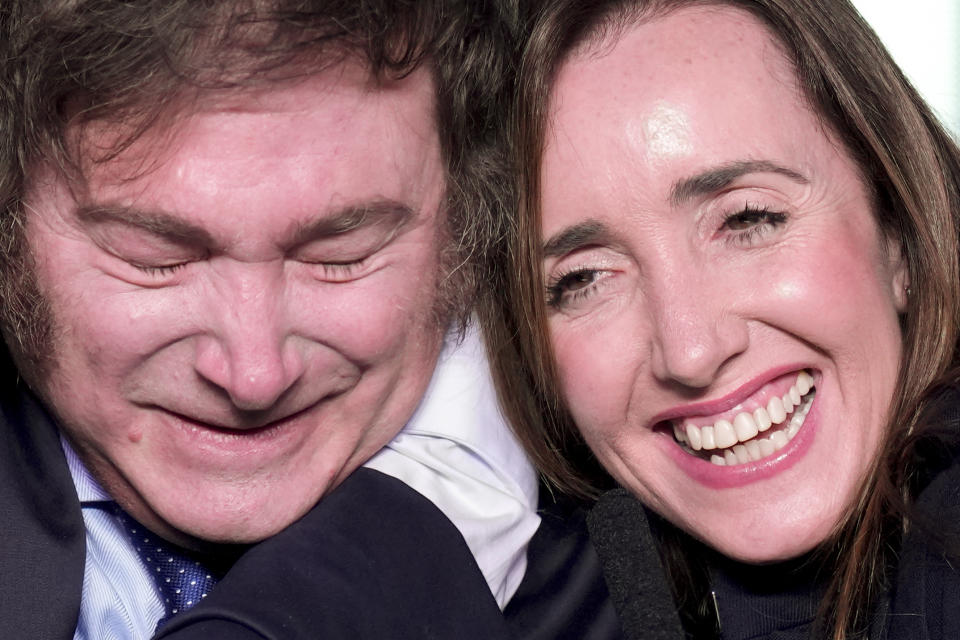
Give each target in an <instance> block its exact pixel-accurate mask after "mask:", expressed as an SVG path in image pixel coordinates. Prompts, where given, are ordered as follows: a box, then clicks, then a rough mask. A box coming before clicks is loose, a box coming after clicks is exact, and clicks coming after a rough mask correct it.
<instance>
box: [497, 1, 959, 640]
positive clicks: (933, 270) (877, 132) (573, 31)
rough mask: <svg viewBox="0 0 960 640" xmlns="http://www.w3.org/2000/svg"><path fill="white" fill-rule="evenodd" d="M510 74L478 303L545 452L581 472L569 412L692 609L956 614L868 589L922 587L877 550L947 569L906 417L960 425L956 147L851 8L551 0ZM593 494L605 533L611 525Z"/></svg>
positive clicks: (911, 590) (564, 476)
mask: <svg viewBox="0 0 960 640" xmlns="http://www.w3.org/2000/svg"><path fill="white" fill-rule="evenodd" d="M520 87H521V89H520V98H519V108H518V118H517V122H518V125H519V126H518V129H517V131H518V134H517V135H518V148H519V150H520V154H521V160H522V162H523V167H524V170H523V174H522V180H523V185H522V186H523V189H524V193H525V195H524V198H523V201H522V206H521V211H520V218H519V220H518V223H517V224H518V233H517V235H516V238H515V246H514V247H512V251H511V255H512V256H513V260H514V264H511V265H510V267H509V270H510V272H516V273H520V274H521V277H520V279H519V281H518V282H517V284H516V285H514V286H513V287H512V289H511V290H510V293H509V300H507V304H506V305H505V311H504V316H505V321H506V322H505V324H506V326H507V327H508V329H507V330H511V329H515V330H516V331H517V333H518V335H519V336H520V346H521V353H522V356H520V359H521V361H522V362H523V368H522V371H524V372H526V375H527V381H528V382H530V383H531V384H532V385H533V386H534V387H535V388H537V389H539V390H540V395H541V400H542V401H541V403H540V404H541V406H539V407H536V410H539V411H546V412H548V413H549V414H550V418H549V419H548V420H547V426H542V423H540V424H539V426H538V421H537V420H536V419H535V417H534V413H535V410H534V409H533V408H531V407H530V406H529V403H526V404H525V403H523V402H520V401H515V402H514V403H513V405H512V406H513V411H514V413H517V414H522V415H523V416H524V417H525V419H524V420H521V421H518V423H520V424H527V425H528V429H527V431H526V433H525V434H524V436H523V437H524V439H525V441H526V442H527V444H528V446H530V447H531V450H532V451H533V455H534V457H535V458H536V460H537V461H538V463H539V464H540V465H541V467H542V468H543V469H544V471H545V472H546V473H547V474H548V475H549V476H550V477H552V478H553V479H554V480H556V481H558V482H559V483H561V485H563V486H566V487H568V488H573V489H574V490H583V488H584V480H583V478H582V477H581V476H579V475H577V473H576V472H577V469H576V468H575V466H574V468H571V467H572V465H570V464H568V463H567V462H565V461H564V460H563V459H562V456H563V454H564V452H566V451H571V450H574V452H575V453H574V455H576V447H577V444H578V439H577V437H576V436H575V435H573V429H574V428H575V429H578V430H579V433H580V434H581V435H582V439H583V441H585V442H586V444H587V445H589V447H590V449H591V450H592V451H593V453H594V454H595V455H596V457H597V459H598V460H599V462H600V463H601V464H602V465H603V466H604V467H605V468H606V470H607V471H608V472H609V473H610V474H611V475H612V477H613V478H614V479H615V480H616V481H617V482H618V483H620V484H621V485H622V486H623V487H625V488H626V489H627V490H628V491H629V492H630V493H631V494H633V495H634V496H636V497H637V498H639V499H640V500H641V501H642V502H643V503H644V504H645V505H646V506H647V507H649V509H651V510H652V511H653V512H655V513H656V514H658V515H659V517H662V519H663V520H664V521H665V522H661V521H660V520H659V518H654V521H653V523H652V525H653V529H654V532H655V534H656V535H657V536H658V539H659V540H660V552H661V556H662V557H663V558H664V559H665V560H666V561H667V562H668V569H669V574H670V575H671V577H672V578H673V587H674V594H675V597H676V598H677V603H678V605H679V607H680V612H681V617H682V619H683V622H684V626H685V629H686V632H687V634H688V635H689V636H692V637H697V638H702V637H709V635H708V634H710V633H716V627H717V623H718V622H719V626H720V628H721V633H722V637H724V638H730V637H806V636H808V634H813V636H814V637H833V638H844V637H851V636H852V635H854V634H856V633H858V632H861V631H865V630H869V631H870V637H882V635H883V634H886V633H889V634H890V637H897V635H896V634H898V633H899V634H901V636H902V637H921V636H920V635H918V634H919V633H920V632H919V631H918V629H920V628H921V627H924V625H926V626H925V628H926V633H929V634H933V635H934V636H935V635H936V634H943V635H946V634H948V633H950V632H951V631H950V630H951V629H952V630H953V633H957V632H958V630H957V629H956V627H953V626H951V625H953V624H956V620H955V619H953V618H951V617H950V616H953V615H954V614H953V613H952V611H951V612H950V613H946V614H943V615H945V616H946V617H943V618H937V616H940V615H941V614H942V613H943V612H942V611H940V610H938V611H931V610H921V611H920V615H911V616H896V615H894V614H897V613H899V612H901V611H903V612H905V613H911V614H914V613H916V612H915V611H914V609H916V608H917V607H920V609H923V606H927V605H929V602H927V604H926V605H924V604H923V603H919V604H918V603H915V602H909V599H910V598H911V597H915V596H916V594H917V593H918V590H917V589H916V588H915V587H916V584H915V583H917V584H919V583H923V584H928V582H929V577H930V576H929V575H927V574H924V573H922V572H921V573H920V574H919V575H915V574H916V571H915V569H916V566H915V565H913V564H910V565H907V564H905V563H907V559H908V558H906V557H905V558H904V559H903V561H902V563H901V565H900V566H899V567H896V566H895V564H896V562H897V558H898V556H899V554H901V552H902V553H903V554H906V556H909V555H910V553H913V550H915V549H922V550H929V551H930V554H932V556H931V557H933V558H935V560H936V562H939V563H940V564H938V565H936V566H935V567H933V568H931V572H940V573H937V576H938V577H937V578H936V580H935V581H934V582H935V588H936V589H941V590H943V593H948V592H949V589H955V590H956V589H960V587H957V586H956V585H957V584H960V583H958V582H957V576H956V574H954V573H952V570H951V569H950V568H949V565H947V564H945V563H944V562H943V561H942V559H941V556H940V555H939V550H940V549H941V547H940V546H937V545H940V544H941V543H944V542H949V540H947V541H944V540H942V539H941V540H932V539H931V536H929V535H925V533H924V532H925V531H926V529H925V528H924V527H923V526H922V525H923V524H925V523H924V522H923V519H924V518H923V517H922V514H923V513H930V512H931V511H933V510H936V509H939V508H941V507H942V506H943V505H941V502H942V501H941V500H939V499H934V498H938V497H942V496H943V495H947V496H948V497H949V495H950V491H949V490H948V488H947V489H944V491H946V494H944V493H942V492H941V493H938V492H940V491H941V489H940V488H937V487H938V486H939V485H937V484H936V483H937V481H938V478H937V474H938V472H940V471H941V470H942V468H943V467H948V470H947V473H949V467H950V465H951V463H952V458H951V457H950V455H949V453H950V450H949V449H948V448H944V447H942V446H941V447H937V446H934V447H930V446H928V445H929V441H930V440H931V438H934V437H935V436H936V437H937V438H939V437H941V436H942V435H944V434H945V437H946V439H947V442H948V444H950V443H953V444H955V443H956V442H957V441H958V440H960V434H958V433H957V431H958V430H960V427H958V425H957V416H956V413H957V411H956V404H955V402H956V401H955V400H953V399H952V396H950V394H949V393H948V392H944V391H943V389H944V388H948V387H950V386H951V385H952V384H953V383H954V381H955V380H956V371H957V354H956V352H957V336H958V333H957V331H958V318H960V296H958V286H957V283H958V282H960V276H958V273H960V272H958V240H957V226H958V225H957V212H958V211H960V153H958V151H957V148H956V147H955V145H954V144H953V142H952V141H951V140H950V138H949V136H948V135H947V134H946V133H944V131H943V130H942V129H941V127H940V125H939V124H937V122H936V120H935V119H934V118H933V117H932V116H931V114H930V112H929V110H928V109H927V107H926V106H925V105H924V104H923V103H922V101H921V100H920V99H919V97H918V96H917V95H916V93H915V92H914V91H913V90H912V88H911V87H910V86H909V84H908V83H907V82H906V80H905V79H904V78H903V76H902V75H901V73H900V72H899V70H898V69H897V68H896V66H895V65H894V64H893V62H892V61H891V60H890V58H889V56H888V54H887V53H886V52H885V51H884V49H883V48H882V46H881V45H880V44H879V42H878V41H877V39H876V37H875V36H874V34H873V33H872V32H871V31H870V29H869V28H868V27H867V26H866V25H865V24H864V22H863V20H862V19H861V18H860V17H859V15H858V14H857V13H856V11H855V10H854V9H853V8H852V7H851V6H850V5H849V4H848V2H846V1H845V0H830V1H824V0H754V1H734V0H730V1H713V2H697V1H683V0H639V1H633V2H612V1H610V2H598V3H586V2H576V1H569V0H568V1H560V2H551V3H547V5H546V6H544V7H543V8H542V11H541V12H540V15H538V16H537V17H536V20H535V21H534V26H533V27H532V32H531V35H530V40H529V43H528V46H527V48H526V51H525V54H524V60H523V64H522V69H521V75H520ZM502 360H503V363H502V366H501V371H503V372H504V374H503V378H504V379H507V378H508V377H509V376H510V375H513V377H514V378H515V377H516V374H511V373H509V372H510V371H511V368H512V369H513V370H516V367H517V366H518V362H516V361H513V360H511V359H510V358H508V357H507V355H506V354H504V355H502ZM518 386H519V385H518V384H516V382H514V383H513V384H512V385H511V388H513V389H516V388H518ZM945 393H946V395H945ZM557 407H560V408H559V409H556V408H557ZM574 424H575V425H576V426H575V427H573V425H574ZM930 452H933V453H934V455H933V456H931V455H929V453H930ZM940 452H945V453H943V454H941V453H940ZM941 475H942V474H941ZM931 478H934V480H933V481H932V484H931ZM956 482H957V483H960V478H957V479H956ZM931 487H932V489H931ZM948 487H949V485H948ZM931 490H932V491H934V494H935V495H934V494H929V493H925V491H931ZM931 496H933V497H931ZM915 500H919V502H920V503H921V505H917V507H919V506H922V504H924V503H926V502H930V501H931V500H932V502H933V506H932V507H930V508H928V509H927V511H926V512H924V511H923V510H918V509H911V503H912V502H913V501H915ZM602 504H603V502H601V505H602ZM618 504H619V503H618ZM951 504H953V503H951V502H950V501H949V500H948V501H947V504H946V506H951ZM621 506H622V505H621ZM617 508H620V507H617ZM594 516H595V517H594V519H593V530H594V533H595V534H596V535H597V536H598V538H602V539H603V540H607V539H608V538H610V537H611V536H610V535H609V533H610V529H611V528H613V529H617V528H618V527H619V528H622V527H623V526H624V525H623V523H622V522H613V519H612V516H610V512H609V511H601V512H599V513H595V514H594ZM630 526H632V525H630ZM955 528H956V527H955ZM904 532H906V534H905V535H906V538H905V542H903V544H902V546H901V541H902V540H904V536H903V534H904ZM620 533H623V532H622V531H621V532H620ZM612 537H614V538H615V537H616V536H612ZM621 538H622V539H629V537H623V536H621ZM622 546H623V547H624V548H622V549H621V553H622V554H623V555H628V554H630V553H633V552H634V550H633V549H630V548H626V547H627V546H629V545H622ZM600 551H601V554H602V555H603V554H604V553H605V549H604V548H600ZM606 553H607V554H608V555H609V551H608V550H607V551H606ZM924 553H926V551H924ZM923 562H925V560H923V559H919V560H917V564H922V563H923ZM924 566H926V565H924ZM951 580H953V581H954V582H951ZM897 581H900V584H897ZM904 581H906V583H904ZM615 582H616V581H612V584H611V588H612V590H613V591H614V598H615V600H619V606H620V608H621V611H622V612H623V611H624V609H625V608H628V606H629V600H630V598H631V596H630V595H624V594H625V593H628V592H629V591H630V590H631V586H630V585H625V586H624V585H620V586H619V587H618V586H617V584H613V583H615ZM891 584H892V585H893V586H892V587H891V586H890V585H891ZM618 590H620V591H622V593H620V594H619V595H618V593H617V591H618ZM634 590H635V589H634ZM931 593H932V592H931ZM937 593H940V591H938V592H937ZM952 593H953V594H954V596H956V593H957V591H953V592H952ZM936 597H939V596H936ZM921 599H922V598H921ZM930 599H935V597H934V596H931V598H930ZM930 599H928V600H930ZM808 605H809V606H808ZM954 608H956V607H954ZM764 609H769V611H770V612H771V613H772V615H773V616H779V617H782V619H780V620H771V618H770V616H766V617H764V616H758V615H756V611H757V610H764ZM924 616H925V617H924ZM935 618H936V620H935ZM905 620H906V621H905ZM914 624H915V625H918V626H916V627H913V626H910V625H914ZM904 625H905V626H904ZM937 625H939V627H937ZM625 627H627V631H628V632H630V631H631V629H630V628H629V627H630V624H628V622H626V621H625ZM637 631H638V633H639V632H642V630H639V629H638V630H637ZM789 633H795V634H797V635H796V636H790V635H788V634H789ZM777 634H781V635H777ZM785 634H786V635H785Z"/></svg>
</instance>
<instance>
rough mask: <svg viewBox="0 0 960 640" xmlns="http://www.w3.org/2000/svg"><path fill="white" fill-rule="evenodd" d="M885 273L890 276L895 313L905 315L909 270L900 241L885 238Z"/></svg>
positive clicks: (908, 294)
mask: <svg viewBox="0 0 960 640" xmlns="http://www.w3.org/2000/svg"><path fill="white" fill-rule="evenodd" d="M886 245H887V247H886V248H887V273H889V274H890V286H891V290H890V293H891V296H892V298H893V304H894V306H895V307H896V309H897V313H905V312H906V310H907V300H908V298H909V297H910V268H909V266H908V265H907V259H906V257H905V256H904V251H903V248H902V247H901V246H900V241H899V240H897V239H896V238H892V237H890V236H887V239H886Z"/></svg>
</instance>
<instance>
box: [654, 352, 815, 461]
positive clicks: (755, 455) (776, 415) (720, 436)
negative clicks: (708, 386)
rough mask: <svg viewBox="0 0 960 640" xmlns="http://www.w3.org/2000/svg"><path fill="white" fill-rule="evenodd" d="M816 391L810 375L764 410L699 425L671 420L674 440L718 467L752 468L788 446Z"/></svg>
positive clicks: (802, 374)
mask: <svg viewBox="0 0 960 640" xmlns="http://www.w3.org/2000/svg"><path fill="white" fill-rule="evenodd" d="M816 393H817V390H816V388H815V387H814V386H813V377H812V376H811V375H810V374H809V373H808V372H807V371H801V372H800V373H799V374H797V379H796V380H795V381H794V383H793V384H792V385H791V386H790V388H789V389H788V390H787V391H786V393H784V394H783V395H782V396H773V397H772V398H769V399H768V400H767V403H766V405H765V406H761V407H758V408H757V409H755V410H753V411H743V412H740V413H738V414H736V415H735V416H733V418H732V419H730V420H727V419H720V420H716V421H715V422H713V423H711V424H703V423H702V420H701V421H700V423H699V424H698V422H697V421H696V419H683V420H679V419H678V420H672V421H671V425H672V427H673V437H674V439H675V440H676V441H677V443H678V444H679V445H680V446H681V447H683V449H684V450H685V451H687V452H688V453H690V454H691V455H695V456H697V457H699V458H702V459H704V460H709V461H710V462H712V463H713V464H715V465H718V466H732V465H739V464H750V463H752V462H757V461H759V460H762V459H764V458H767V457H769V456H772V455H774V454H775V453H776V452H777V451H779V450H780V449H782V448H784V447H785V446H787V443H788V442H790V440H792V439H793V437H794V436H795V435H797V432H798V431H800V427H802V426H803V423H804V421H805V420H806V417H807V413H808V412H809V411H810V406H811V404H813V399H814V397H815V396H816Z"/></svg>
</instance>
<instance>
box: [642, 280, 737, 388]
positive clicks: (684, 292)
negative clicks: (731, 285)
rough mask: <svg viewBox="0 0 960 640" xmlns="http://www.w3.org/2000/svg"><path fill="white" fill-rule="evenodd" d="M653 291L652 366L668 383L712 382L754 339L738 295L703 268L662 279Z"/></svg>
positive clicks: (699, 385) (694, 385)
mask: <svg viewBox="0 0 960 640" xmlns="http://www.w3.org/2000/svg"><path fill="white" fill-rule="evenodd" d="M654 289H655V290H654V292H653V293H652V295H649V296H648V298H647V299H648V303H649V308H650V309H651V315H652V317H651V322H652V327H653V331H652V345H651V351H652V353H651V357H652V360H651V367H652V370H653V374H654V376H656V377H657V378H658V379H659V380H661V381H663V382H665V383H678V384H680V385H682V386H684V387H690V388H696V389H702V388H705V387H708V386H709V385H710V384H711V383H712V382H713V381H714V380H715V379H716V377H717V375H718V374H719V373H720V371H721V369H722V368H723V367H724V365H725V364H727V363H728V362H729V361H731V360H732V359H734V358H735V357H736V356H737V355H738V354H741V353H743V352H744V351H746V349H747V346H748V343H749V333H748V327H747V323H746V321H745V319H744V318H743V317H741V315H740V314H739V313H738V311H737V306H738V304H737V302H738V301H737V300H733V299H731V295H730V293H729V292H728V291H725V288H723V287H721V286H718V283H717V281H716V280H715V279H712V278H711V277H709V276H708V275H707V274H705V273H703V272H696V273H693V274H687V275H684V276H681V277H673V278H670V279H665V280H663V281H662V282H661V283H660V284H658V285H655V287H654Z"/></svg>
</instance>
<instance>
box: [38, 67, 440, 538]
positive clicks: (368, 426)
mask: <svg viewBox="0 0 960 640" xmlns="http://www.w3.org/2000/svg"><path fill="white" fill-rule="evenodd" d="M198 105H199V108H197V107H194V108H192V109H190V110H189V112H188V113H187V114H185V115H183V116H181V117H179V118H178V119H177V120H176V122H175V123H174V124H173V126H172V127H166V128H164V129H163V130H160V129H158V130H155V131H154V130H151V131H149V132H148V133H147V134H145V135H143V136H142V137H141V138H139V139H138V140H137V142H136V143H135V144H134V145H133V146H132V147H130V148H128V149H126V150H125V151H123V152H122V153H121V154H120V155H119V156H118V157H116V158H114V159H112V160H109V161H107V162H103V163H100V164H90V165H89V166H88V167H87V171H86V177H85V180H84V181H83V184H79V185H78V184H76V182H73V183H68V182H67V180H66V179H64V178H62V177H60V176H58V175H55V174H54V173H53V172H52V171H43V170H40V171H38V172H37V175H35V176H34V180H33V182H32V185H31V187H30V189H29V190H28V198H27V209H28V211H29V214H28V220H27V240H28V243H29V247H30V250H31V252H32V254H33V256H34V257H35V259H36V262H37V267H36V271H37V273H36V276H37V280H38V283H39V287H40V290H41V292H42V294H43V296H44V297H45V299H46V300H47V302H48V303H49V306H50V308H51V314H52V318H51V320H52V323H53V331H54V336H55V339H54V345H53V348H54V357H53V367H52V370H51V371H50V373H49V375H47V376H46V378H45V379H44V380H43V381H42V382H41V387H42V388H41V394H42V396H43V398H44V400H45V402H46V404H47V405H48V406H49V407H51V408H52V409H53V411H54V412H55V414H56V415H57V416H58V418H59V419H60V421H61V424H62V427H63V429H64V431H65V433H66V435H67V436H68V437H69V439H70V441H71V442H72V443H73V445H74V446H75V447H76V448H77V450H78V451H79V452H80V454H81V456H82V457H83V459H84V461H85V462H86V463H87V465H88V466H89V467H90V469H91V470H92V471H93V472H94V474H95V475H96V476H97V478H98V479H99V480H100V482H101V483H102V484H103V485H104V487H105V488H106V489H107V490H108V491H110V492H111V494H112V495H114V496H115V497H116V498H117V499H118V501H120V502H121V504H123V506H125V507H126V508H127V509H128V510H129V511H130V513H131V514H132V515H133V516H135V517H136V518H138V519H140V520H141V521H142V522H144V523H145V524H147V525H148V526H150V527H151V528H153V529H155V530H156V531H157V532H158V533H161V534H162V535H164V536H166V537H168V538H171V539H174V540H179V541H180V542H181V543H187V544H189V543H190V542H191V538H200V539H205V540H215V541H234V542H249V541H256V540H259V539H262V538H264V537H267V536H269V535H271V534H273V533H275V532H277V531H278V530H280V529H281V528H283V527H285V526H286V525H288V524H289V523H291V522H292V521H293V520H295V519H296V518H298V517H299V516H301V515H302V514H303V513H304V512H305V511H306V510H307V509H308V508H309V507H311V506H312V505H313V504H314V503H315V502H316V501H317V500H318V499H319V498H320V497H321V496H323V495H324V494H325V493H326V492H327V491H329V490H330V489H332V488H333V487H334V486H336V485H337V483H338V482H340V481H341V480H342V479H343V478H344V477H345V476H346V475H347V474H349V473H350V472H351V471H353V470H354V469H355V468H356V467H357V466H359V465H360V464H362V463H363V462H364V461H366V460H367V459H368V458H369V457H370V456H371V455H373V453H374V452H376V451H377V450H378V449H380V448H381V447H382V446H383V445H384V444H385V443H386V442H388V441H389V440H390V439H391V438H392V437H393V436H394V435H395V434H396V433H397V432H398V431H399V430H400V429H401V428H402V426H403V424H404V423H405V422H406V420H407V418H408V417H409V416H410V414H411V413H412V412H413V410H414V408H415V407H416V405H417V403H418V402H419V400H420V398H421V395H422V393H423V391H424V389H425V387H426V385H427V382H428V381H429V378H430V375H431V373H432V371H433V368H434V364H435V360H436V356H437V353H438V350H439V345H440V342H441V338H442V329H441V327H439V326H438V325H439V323H438V321H437V319H436V317H435V315H434V313H433V310H434V308H435V306H436V304H437V300H436V297H437V293H436V292H437V284H438V280H439V277H440V273H439V271H440V267H439V265H438V250H439V245H440V243H441V242H442V241H443V237H444V233H443V220H442V215H441V214H440V213H439V212H438V209H439V208H440V206H441V202H442V198H443V190H444V172H443V168H442V165H441V158H440V151H439V143H438V140H437V134H436V130H435V124H434V119H433V113H434V112H433V86H432V82H431V80H430V77H429V74H428V73H427V72H426V71H418V72H416V73H414V74H412V75H410V76H409V77H407V78H406V79H404V80H402V81H399V82H395V83H391V84H387V85H384V86H373V85H372V83H371V81H370V79H369V76H368V73H367V72H366V71H365V70H364V69H361V68H360V67H359V65H353V64H345V65H342V66H340V67H337V68H333V69H330V70H328V71H325V72H323V73H321V74H318V75H316V76H312V77H310V78H308V79H306V80H303V81H301V82H298V83H294V84H288V85H281V86H278V87H272V88H271V89H270V90H268V91H259V92H253V91H246V92H242V93H236V92H235V93H233V94H230V95H225V96H224V95H218V96H207V97H206V99H205V98H203V97H201V99H200V101H199V102H198ZM77 133H78V146H77V148H78V149H79V150H80V153H81V159H83V158H84V157H86V156H88V154H89V153H90V152H91V150H92V149H96V146H97V145H98V144H101V145H102V144H104V143H103V142H102V141H103V140H109V138H110V135H111V131H110V128H109V126H107V125H91V126H89V127H87V128H86V130H84V131H82V132H77ZM100 151H102V149H100Z"/></svg>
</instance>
